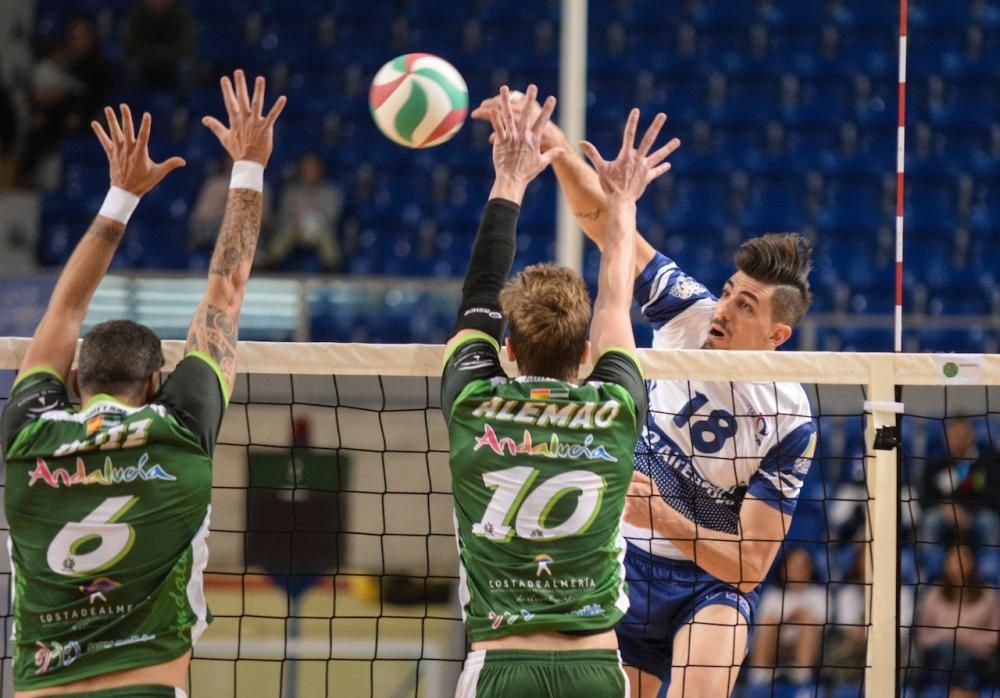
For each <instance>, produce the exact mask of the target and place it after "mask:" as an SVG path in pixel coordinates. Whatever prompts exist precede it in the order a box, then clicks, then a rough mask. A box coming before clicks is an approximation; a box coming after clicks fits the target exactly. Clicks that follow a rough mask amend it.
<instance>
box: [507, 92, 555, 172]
mask: <svg viewBox="0 0 1000 698" xmlns="http://www.w3.org/2000/svg"><path fill="white" fill-rule="evenodd" d="M537 94H538V88H537V87H535V86H534V85H530V86H529V87H528V92H527V94H526V95H525V96H524V99H526V100H527V101H528V102H529V103H530V102H534V101H535V97H536V96H537ZM555 108H556V98H555V97H549V98H548V99H546V100H545V104H544V105H543V106H542V109H541V111H540V112H539V113H538V115H537V116H536V117H535V118H534V119H533V120H532V118H531V112H530V110H527V109H525V110H522V112H521V115H520V116H519V117H518V116H515V115H514V111H513V109H512V107H511V99H510V90H509V89H508V88H507V86H506V85H504V86H503V87H501V88H500V105H499V108H498V109H495V110H493V111H492V112H491V113H490V122H491V123H492V124H493V136H494V137H493V139H492V140H493V166H494V168H495V169H496V174H497V179H501V178H508V179H510V180H512V181H514V182H516V183H517V184H519V185H520V186H522V187H526V186H527V185H528V183H529V182H531V180H533V179H534V178H535V177H537V176H538V175H539V174H540V173H541V172H542V170H544V169H545V168H546V167H548V166H549V165H550V164H551V163H552V161H553V160H555V159H556V158H557V157H559V156H560V155H562V153H563V152H564V151H563V149H562V148H551V149H549V150H548V151H546V152H544V153H543V152H542V151H541V141H542V131H543V130H544V128H545V125H546V124H547V123H549V120H550V119H551V118H552V112H553V111H554V110H555Z"/></svg>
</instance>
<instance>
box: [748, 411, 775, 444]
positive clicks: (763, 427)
mask: <svg viewBox="0 0 1000 698" xmlns="http://www.w3.org/2000/svg"><path fill="white" fill-rule="evenodd" d="M747 416H748V417H753V432H754V437H753V440H754V441H755V442H757V445H758V446H760V445H761V444H762V443H764V438H765V437H766V436H767V435H768V433H770V430H769V429H768V427H767V418H766V417H765V416H764V415H762V414H758V412H757V410H755V409H754V408H753V407H748V408H747Z"/></svg>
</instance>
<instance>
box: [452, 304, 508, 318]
mask: <svg viewBox="0 0 1000 698" xmlns="http://www.w3.org/2000/svg"><path fill="white" fill-rule="evenodd" d="M462 315H463V316H464V317H469V316H470V315H488V316H489V317H490V318H492V319H494V320H503V314H502V313H500V312H499V311H496V310H493V309H492V308H482V307H475V308H469V309H468V310H466V311H465V312H464V313H462Z"/></svg>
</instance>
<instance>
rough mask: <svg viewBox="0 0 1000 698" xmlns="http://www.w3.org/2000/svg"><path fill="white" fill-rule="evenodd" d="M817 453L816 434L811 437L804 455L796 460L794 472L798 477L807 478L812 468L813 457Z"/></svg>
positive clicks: (803, 452)
mask: <svg viewBox="0 0 1000 698" xmlns="http://www.w3.org/2000/svg"><path fill="white" fill-rule="evenodd" d="M815 453H816V432H813V433H812V434H810V435H809V442H808V443H807V444H806V447H805V450H804V451H802V455H801V456H799V457H798V458H797V459H796V460H795V465H794V466H793V470H794V471H795V474H796V475H799V476H801V477H805V475H806V474H807V473H808V472H809V468H810V466H812V462H813V455H814V454H815Z"/></svg>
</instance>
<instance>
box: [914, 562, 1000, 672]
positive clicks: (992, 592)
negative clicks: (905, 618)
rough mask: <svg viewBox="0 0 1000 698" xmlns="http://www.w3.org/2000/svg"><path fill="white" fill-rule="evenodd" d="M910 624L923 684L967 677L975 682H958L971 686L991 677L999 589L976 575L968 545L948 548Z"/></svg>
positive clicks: (999, 621)
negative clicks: (936, 579) (936, 577)
mask: <svg viewBox="0 0 1000 698" xmlns="http://www.w3.org/2000/svg"><path fill="white" fill-rule="evenodd" d="M914 629H915V633H916V644H917V648H918V650H919V651H920V653H921V654H922V657H923V662H922V664H923V667H924V670H925V671H924V677H923V683H924V684H928V683H933V682H943V681H945V680H947V679H948V678H949V676H951V675H954V676H967V677H975V678H976V679H977V680H978V681H979V684H978V686H973V685H964V684H963V685H962V686H961V687H962V688H967V689H973V690H974V689H976V688H978V687H979V686H983V685H987V684H988V683H989V682H992V681H995V680H996V661H997V656H998V654H997V653H998V650H1000V644H998V641H1000V592H998V591H997V589H996V588H995V587H988V586H985V585H984V583H983V580H982V579H980V577H979V573H978V571H977V569H976V557H975V553H974V551H973V549H972V548H970V547H969V546H967V545H956V546H954V547H952V548H951V549H950V550H949V552H948V556H947V557H946V558H945V563H944V571H943V573H942V577H941V580H940V581H939V582H938V583H937V584H934V585H932V586H931V587H930V588H929V589H928V590H927V591H925V592H924V593H923V595H922V596H921V598H920V603H919V606H918V607H917V622H916V625H915V628H914ZM946 672H947V673H946Z"/></svg>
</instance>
